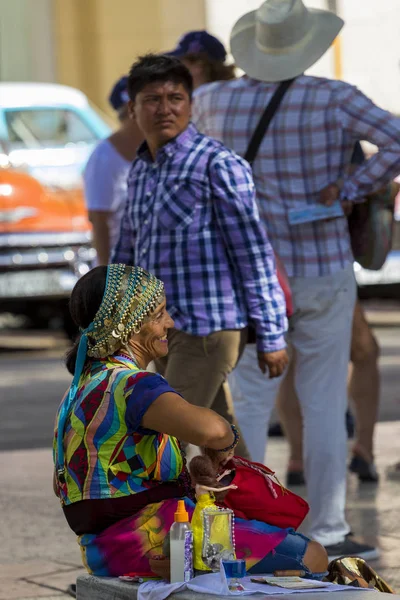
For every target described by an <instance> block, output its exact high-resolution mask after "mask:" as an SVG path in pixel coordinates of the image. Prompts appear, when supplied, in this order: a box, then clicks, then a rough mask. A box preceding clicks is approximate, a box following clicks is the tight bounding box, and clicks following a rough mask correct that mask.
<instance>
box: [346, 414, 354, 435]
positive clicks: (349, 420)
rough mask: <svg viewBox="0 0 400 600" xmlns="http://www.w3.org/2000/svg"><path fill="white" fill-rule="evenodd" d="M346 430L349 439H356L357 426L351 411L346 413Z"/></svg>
mask: <svg viewBox="0 0 400 600" xmlns="http://www.w3.org/2000/svg"><path fill="white" fill-rule="evenodd" d="M346 429H347V437H348V438H349V439H352V438H353V437H354V432H355V424H354V417H353V415H352V414H351V412H350V411H349V410H348V411H346Z"/></svg>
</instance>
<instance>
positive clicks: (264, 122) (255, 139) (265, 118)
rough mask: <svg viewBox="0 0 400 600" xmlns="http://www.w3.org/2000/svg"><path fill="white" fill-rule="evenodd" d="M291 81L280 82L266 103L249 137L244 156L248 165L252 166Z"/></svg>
mask: <svg viewBox="0 0 400 600" xmlns="http://www.w3.org/2000/svg"><path fill="white" fill-rule="evenodd" d="M293 81H294V78H293V79H286V80H285V81H281V83H280V84H279V85H278V87H277V88H276V90H275V92H274V95H273V96H272V98H271V100H270V101H269V102H268V105H267V107H266V109H265V110H264V112H263V114H262V115H261V119H260V120H259V122H258V125H257V127H256V128H255V131H254V133H253V135H252V136H251V140H250V142H249V146H248V148H247V150H246V154H245V155H244V158H245V160H247V162H248V163H250V164H253V162H254V159H255V157H256V155H257V152H258V149H259V147H260V144H261V142H262V140H263V138H264V136H265V134H266V132H267V129H268V126H269V124H270V123H271V121H272V119H273V116H274V114H275V113H276V111H277V110H278V108H279V105H280V103H281V102H282V100H283V96H284V95H285V93H286V92H287V90H288V89H289V87H290V85H291V84H292V83H293Z"/></svg>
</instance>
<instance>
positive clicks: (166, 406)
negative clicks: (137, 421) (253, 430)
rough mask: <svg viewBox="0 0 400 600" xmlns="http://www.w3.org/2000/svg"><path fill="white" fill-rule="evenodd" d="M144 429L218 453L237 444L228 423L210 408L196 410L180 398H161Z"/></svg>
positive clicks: (147, 416) (147, 415)
mask: <svg viewBox="0 0 400 600" xmlns="http://www.w3.org/2000/svg"><path fill="white" fill-rule="evenodd" d="M142 426H143V427H146V428H147V429H153V430H154V431H159V432H160V433H167V434H168V435H173V436H174V437H176V438H178V439H179V440H182V441H183V442H187V443H188V444H194V445H195V446H206V447H207V448H214V449H216V450H219V449H221V448H226V447H227V446H230V444H232V443H233V441H234V435H233V433H232V429H231V426H230V424H229V423H228V421H226V420H225V419H224V418H223V417H220V416H219V415H218V414H217V413H216V412H214V411H213V410H210V409H209V408H203V407H200V406H193V404H190V403H189V402H187V401H186V400H184V399H183V398H182V397H181V396H179V395H178V394H174V393H173V392H166V393H165V394H161V396H159V397H158V398H157V399H156V400H155V401H154V402H153V403H152V404H151V405H150V407H149V408H148V409H147V411H146V413H145V414H144V416H143V419H142Z"/></svg>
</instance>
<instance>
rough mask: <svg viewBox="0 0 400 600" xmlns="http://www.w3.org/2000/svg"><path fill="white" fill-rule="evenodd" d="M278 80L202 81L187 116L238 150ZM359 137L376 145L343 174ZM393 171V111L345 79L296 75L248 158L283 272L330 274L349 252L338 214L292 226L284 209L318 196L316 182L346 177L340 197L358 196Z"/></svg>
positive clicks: (398, 127) (399, 135) (396, 125)
mask: <svg viewBox="0 0 400 600" xmlns="http://www.w3.org/2000/svg"><path fill="white" fill-rule="evenodd" d="M276 85H277V84H276V83H265V82H261V81H256V80H254V79H250V78H249V77H246V76H245V77H242V78H240V79H237V80H233V81H224V82H217V83H212V84H209V85H205V86H201V87H200V88H199V89H198V90H196V93H195V98H194V107H193V120H194V122H195V123H196V125H197V127H198V128H199V130H200V131H202V132H203V133H205V134H206V135H210V136H213V137H215V138H216V139H218V140H220V141H222V142H223V144H225V146H227V147H228V148H232V149H233V150H234V151H235V152H237V153H238V154H239V155H242V156H243V155H244V154H245V152H246V149H247V146H248V144H249V141H250V138H251V135H252V134H253V131H254V129H255V128H256V126H257V123H258V121H259V119H260V117H261V114H262V111H263V110H264V109H265V107H266V105H267V103H268V102H269V101H270V99H271V97H272V94H273V92H274V91H275V89H276ZM357 140H368V141H370V142H372V143H373V144H376V145H377V146H378V147H379V148H380V152H379V153H378V154H376V155H374V156H373V158H371V159H370V160H368V161H366V162H365V163H364V164H362V165H360V166H358V167H357V168H356V170H355V171H354V172H353V173H352V174H348V165H349V164H350V159H351V155H352V152H353V148H354V144H355V142H356V141H357ZM399 173H400V119H399V118H396V117H394V116H393V115H391V114H390V113H388V112H386V111H384V110H382V109H380V108H378V107H377V106H375V105H374V104H373V103H372V102H371V101H370V100H369V99H368V98H367V97H366V96H364V94H362V93H361V92H360V91H359V90H358V89H357V88H355V87H353V86H351V85H349V84H347V83H344V82H342V81H335V80H331V79H323V78H317V77H308V76H305V75H303V76H300V77H298V78H297V79H296V81H295V82H294V83H293V84H292V85H291V87H290V88H289V91H288V92H287V93H286V95H285V97H284V99H283V101H282V104H281V106H280V107H279V109H278V112H277V113H276V115H275V116H274V118H273V120H272V122H271V124H270V127H269V130H268V132H267V134H266V136H265V138H264V140H263V141H262V143H261V146H260V149H259V152H258V155H257V157H256V159H255V161H254V165H253V176H254V182H255V185H256V189H257V200H258V205H259V210H260V214H261V218H262V220H263V221H264V223H265V225H266V227H267V231H268V237H269V239H270V241H271V244H272V246H273V248H274V250H275V252H277V254H278V255H279V256H280V258H281V259H282V261H283V263H284V265H285V267H286V270H287V272H288V275H289V276H290V277H318V276H322V275H328V274H331V273H335V272H337V271H339V270H341V269H343V268H344V267H345V266H346V264H348V263H349V262H350V261H352V260H353V257H352V253H351V247H350V240H349V234H348V228H347V220H346V219H345V218H344V217H343V218H337V219H332V220H324V221H318V222H313V223H305V224H302V225H292V226H290V225H289V222H288V211H289V210H290V209H293V208H299V209H301V208H304V207H305V206H307V205H310V204H315V203H317V201H318V196H319V192H320V190H322V189H323V188H324V187H325V186H327V185H328V184H330V183H333V182H336V181H338V180H343V182H344V183H343V188H342V192H341V197H342V198H347V199H349V200H352V201H355V202H357V201H360V200H362V199H363V197H364V195H365V194H366V193H367V192H371V191H374V190H377V189H379V188H381V187H382V186H383V185H385V184H386V183H387V182H388V181H389V180H390V179H392V178H393V177H395V176H396V175H398V174H399Z"/></svg>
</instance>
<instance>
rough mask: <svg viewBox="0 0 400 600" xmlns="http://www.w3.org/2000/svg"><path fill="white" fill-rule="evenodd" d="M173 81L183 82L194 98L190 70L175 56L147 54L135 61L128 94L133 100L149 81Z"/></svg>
mask: <svg viewBox="0 0 400 600" xmlns="http://www.w3.org/2000/svg"><path fill="white" fill-rule="evenodd" d="M154 81H162V82H165V81H172V82H173V83H181V84H182V85H183V87H184V88H185V89H186V91H187V93H188V94H189V97H190V98H192V92H193V79H192V76H191V74H190V71H189V70H188V69H187V68H186V67H185V65H184V64H183V63H182V62H181V61H180V60H179V59H178V58H175V57H174V56H166V55H162V54H146V55H145V56H139V58H138V60H137V61H136V62H135V63H133V65H132V67H131V70H130V71H129V76H128V94H129V97H130V99H131V100H132V101H134V100H135V98H136V95H137V94H138V92H140V90H142V89H143V88H144V87H145V86H146V85H148V84H149V83H153V82H154Z"/></svg>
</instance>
